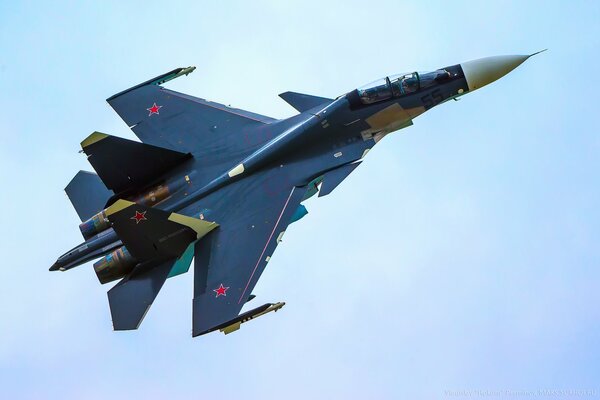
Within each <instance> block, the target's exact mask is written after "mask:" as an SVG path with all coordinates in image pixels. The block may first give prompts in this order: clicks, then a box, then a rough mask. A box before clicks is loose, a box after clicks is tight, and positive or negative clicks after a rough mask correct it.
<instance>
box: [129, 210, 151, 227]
mask: <svg viewBox="0 0 600 400" xmlns="http://www.w3.org/2000/svg"><path fill="white" fill-rule="evenodd" d="M129 219H134V220H135V224H136V225H137V224H139V223H140V221H147V220H148V218H146V211H143V212H139V211H136V212H135V215H134V216H133V217H131V218H129Z"/></svg>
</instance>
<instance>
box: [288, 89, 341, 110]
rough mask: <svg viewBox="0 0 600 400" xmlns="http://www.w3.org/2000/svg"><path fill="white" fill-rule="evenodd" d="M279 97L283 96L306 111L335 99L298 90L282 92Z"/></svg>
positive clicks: (291, 104)
mask: <svg viewBox="0 0 600 400" xmlns="http://www.w3.org/2000/svg"><path fill="white" fill-rule="evenodd" d="M279 97H281V98H282V99H283V100H285V101H286V102H287V103H288V104H289V105H290V106H292V107H294V108H295V109H296V110H298V111H299V112H304V111H307V110H310V109H311V108H315V107H317V106H322V105H324V104H328V103H331V102H332V101H333V99H328V98H327V97H319V96H312V95H310V94H303V93H296V92H285V93H281V94H280V95H279Z"/></svg>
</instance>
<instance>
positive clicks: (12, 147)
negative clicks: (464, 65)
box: [0, 0, 600, 399]
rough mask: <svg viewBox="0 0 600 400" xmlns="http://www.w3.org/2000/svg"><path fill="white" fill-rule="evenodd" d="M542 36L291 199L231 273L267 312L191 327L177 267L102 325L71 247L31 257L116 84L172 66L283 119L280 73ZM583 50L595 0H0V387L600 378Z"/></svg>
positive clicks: (494, 386)
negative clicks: (243, 269)
mask: <svg viewBox="0 0 600 400" xmlns="http://www.w3.org/2000/svg"><path fill="white" fill-rule="evenodd" d="M543 48H549V49H550V50H549V51H548V52H546V53H543V54H542V55H539V56H536V57H535V58H533V59H531V60H529V61H528V62H526V63H525V64H524V65H522V66H521V67H520V68H519V69H517V70H515V71H514V72H513V73H511V74H510V75H509V76H507V77H505V78H504V79H502V80H501V81H499V82H497V83H495V84H493V85H490V86H489V87H486V88H484V89H482V90H480V91H478V92H476V93H473V94H469V95H467V96H464V97H463V98H462V99H461V100H460V101H458V102H451V103H448V104H444V105H442V106H440V107H439V108H436V109H434V110H432V111H431V112H429V113H427V114H426V115H424V116H422V117H420V118H418V119H416V120H415V124H414V126H413V127H410V128H408V129H406V130H403V131H402V132H396V133H394V134H392V135H390V136H389V137H387V138H385V139H384V140H383V141H382V142H381V143H380V144H379V145H378V146H376V147H375V148H374V149H373V151H372V152H371V153H370V154H369V156H368V157H367V158H366V161H365V162H364V163H363V165H362V166H361V167H360V168H358V169H357V171H356V172H355V173H354V174H353V175H352V176H351V177H350V178H349V179H348V180H347V181H345V182H344V183H343V184H342V185H341V186H340V188H339V189H338V190H336V191H335V192H334V193H333V194H332V195H330V196H328V197H325V198H322V199H316V200H311V201H309V202H308V204H307V207H308V209H309V212H310V213H309V215H308V216H307V217H305V219H303V220H302V221H301V222H300V223H297V224H294V225H292V227H291V228H290V229H289V230H288V232H287V234H286V237H285V241H284V243H282V245H281V246H280V247H279V248H278V249H277V252H276V253H275V256H274V257H273V261H272V262H271V263H269V267H268V268H267V270H266V271H265V273H264V274H263V277H262V279H261V281H260V282H259V284H258V286H257V287H256V289H255V291H254V293H255V294H256V295H257V296H258V299H257V300H255V301H256V302H257V303H259V302H268V301H282V300H283V301H286V302H287V305H286V307H285V308H284V309H283V310H282V311H281V312H278V313H276V314H270V315H267V316H265V317H263V318H260V319H258V320H256V321H253V322H251V323H249V324H245V325H243V327H242V329H241V330H240V331H239V332H236V333H234V334H232V335H228V336H224V335H222V334H218V333H214V334H210V335H207V336H204V337H201V338H197V339H192V338H191V336H190V331H191V298H192V276H191V274H187V275H185V276H181V277H178V278H174V279H172V280H170V281H168V282H167V284H166V285H165V287H164V288H163V291H162V293H161V294H160V296H159V297H158V299H157V301H156V302H155V304H154V306H153V308H152V309H151V310H150V312H149V314H148V315H147V317H146V319H145V321H144V323H143V324H142V326H141V329H140V330H139V331H137V332H125V333H123V332H113V331H112V327H111V320H110V313H109V310H108V305H107V300H106V294H105V293H106V291H107V290H108V287H106V286H101V285H100V284H99V283H98V281H97V278H96V276H95V274H94V273H93V271H92V269H91V265H90V264H88V265H84V266H81V267H79V268H77V269H75V270H72V271H69V272H67V273H56V272H55V273H50V272H48V267H49V266H50V265H51V264H52V263H53V262H54V260H55V259H56V257H57V256H58V255H59V254H61V253H63V252H64V251H65V250H67V249H69V248H71V247H72V246H74V245H76V244H78V243H79V242H80V241H81V237H80V234H79V231H78V229H77V224H78V222H79V221H78V219H77V216H76V214H75V212H74V210H73V209H72V207H71V205H70V203H69V202H68V199H67V197H66V196H65V195H64V192H63V191H62V189H63V188H64V186H65V185H66V184H67V183H68V182H69V180H70V179H71V177H72V176H73V175H74V174H75V173H76V172H77V171H78V170H79V169H86V170H90V169H91V168H90V166H89V165H88V164H87V161H86V160H85V157H84V156H83V155H81V154H78V153H77V152H78V150H79V142H80V141H81V140H82V139H83V138H85V137H86V136H87V135H88V134H89V133H91V132H92V131H95V130H98V131H101V132H107V133H110V134H114V135H119V136H124V137H128V138H133V135H132V134H131V133H130V132H129V130H128V128H127V127H126V126H125V124H124V123H123V122H122V121H121V120H120V119H119V117H118V116H117V115H116V114H115V113H114V112H113V111H112V109H110V107H109V106H108V105H107V104H106V103H105V101H104V99H106V98H107V97H109V96H110V95H112V94H114V93H116V92H118V91H120V90H123V89H125V88H127V87H130V86H132V85H133V84H136V83H139V82H141V81H143V80H146V79H149V78H151V77H153V76H156V75H158V74H160V73H163V72H166V71H169V70H171V69H173V68H175V67H179V66H188V65H195V66H197V68H198V69H197V70H196V72H195V73H194V74H192V75H190V76H189V77H187V78H181V79H178V80H177V81H174V82H172V83H170V84H168V87H169V88H172V89H175V90H179V91H183V92H186V93H190V94H192V95H196V96H200V97H205V98H208V99H211V100H215V101H220V102H224V103H226V104H231V105H232V106H235V107H240V108H245V109H248V110H251V111H255V112H259V113H262V114H266V115H270V116H274V117H278V118H283V117H287V116H290V115H293V113H294V110H292V109H291V108H290V107H289V106H288V105H287V104H286V103H284V102H283V101H282V100H281V99H279V98H278V97H277V94H278V93H281V92H284V91H286V90H294V91H300V92H305V93H311V94H315V95H320V96H328V97H334V96H337V95H339V94H342V93H344V92H347V91H349V90H352V89H354V88H355V87H357V86H361V85H363V84H364V83H367V82H369V81H372V80H374V79H376V78H379V77H381V76H385V75H387V74H393V73H399V72H404V71H413V70H428V69H434V68H437V67H442V66H446V65H452V64H456V63H459V62H462V61H466V60H469V59H473V58H479V57H483V56H488V55H498V54H515V53H516V54H523V53H530V52H534V51H537V50H540V49H543ZM599 50H600V3H598V2H595V1H587V2H586V1H573V2H563V3H560V2H557V1H536V2H533V1H531V2H524V1H513V2H509V1H506V2H487V1H485V2H483V1H473V2H465V1H439V2H434V1H432V2H415V1H411V2H401V1H388V2H380V1H368V2H359V1H344V2H322V1H314V2H309V1H302V2H284V1H270V2H269V1H255V2H212V3H210V4H208V3H206V4H202V3H200V2H151V1H144V2H136V3H133V2H113V1H102V2H97V1H96V2H91V1H90V2H72V3H67V2H47V3H46V4H44V3H42V2H9V1H7V0H0V85H1V87H2V92H1V94H0V110H1V115H2V121H1V123H0V182H2V187H3V190H2V196H1V197H0V205H1V206H2V210H3V213H1V214H0V226H1V227H2V229H1V230H0V249H1V252H2V255H3V262H2V265H1V266H0V268H1V271H2V282H3V285H2V289H1V290H0V321H1V323H0V328H1V333H0V398H7V399H8V398H10V399H42V398H44V399H45V398H48V399H82V398H85V399H107V398H116V399H121V398H123V399H131V398H132V397H135V398H140V399H141V398H145V399H155V398H156V399H159V398H170V399H179V398H181V399H200V398H202V399H204V398H207V399H208V398H220V399H232V398H246V399H278V398H285V399H367V398H382V399H433V398H438V399H439V398H451V397H449V396H448V393H447V392H446V391H447V390H475V389H483V390H492V391H493V390H509V391H510V390H512V391H518V390H533V391H537V390H545V389H568V390H595V392H594V395H593V396H587V397H583V398H598V397H600V381H599V380H598V377H599V376H600V308H599V307H598V305H599V304H600V270H599V266H600V265H599V264H600V246H599V241H600V211H599V208H598V207H599V205H600V189H599V187H598V182H599V177H600V176H599V171H600V158H599V153H600V132H599V123H598V111H597V109H598V98H599V93H600V87H599V86H600V85H598V80H599V79H600V75H599V72H600V62H599V54H600V51H599ZM507 396H508V395H498V396H495V398H505V397H507ZM544 397H545V396H537V398H544ZM513 398H514V396H513ZM554 398H555V397H554ZM563 398H568V397H563ZM580 398H581V397H580Z"/></svg>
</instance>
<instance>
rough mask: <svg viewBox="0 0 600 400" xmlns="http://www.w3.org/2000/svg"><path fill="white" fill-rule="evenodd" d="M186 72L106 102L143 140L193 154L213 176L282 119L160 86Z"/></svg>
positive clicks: (257, 143) (173, 73)
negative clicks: (271, 125) (218, 167)
mask: <svg viewBox="0 0 600 400" xmlns="http://www.w3.org/2000/svg"><path fill="white" fill-rule="evenodd" d="M182 72H184V70H183V69H181V68H179V69H176V70H174V71H171V72H169V73H167V74H163V75H161V76H158V77H156V78H154V79H151V80H149V81H147V82H144V83H141V84H139V85H137V86H134V87H132V88H130V89H127V90H124V91H123V92H120V93H117V94H115V95H114V96H112V97H110V98H108V99H107V101H108V103H109V104H110V106H111V107H112V108H113V109H114V110H115V111H116V112H117V114H119V116H120V117H121V118H122V119H123V121H125V123H127V125H128V126H129V127H130V128H131V130H133V132H134V133H135V134H136V136H137V137H138V138H139V139H140V140H141V141H142V142H143V143H146V144H149V145H154V146H158V147H163V148H166V149H169V150H173V151H177V152H183V153H188V152H189V153H193V154H194V156H196V158H197V159H198V160H199V162H200V163H201V164H202V165H201V166H202V167H203V170H204V173H206V174H208V175H210V173H209V169H211V168H213V167H215V166H217V165H221V164H229V163H232V162H235V161H237V160H239V159H241V158H243V157H244V156H246V155H248V154H250V153H251V152H252V151H253V150H255V149H256V148H257V147H259V146H260V145H261V144H262V143H264V142H265V141H267V140H269V139H270V136H269V134H268V132H267V133H265V132H263V130H262V129H261V128H263V127H264V126H265V125H268V124H270V123H272V122H275V121H277V120H275V119H273V118H270V117H267V116H264V115H260V114H256V113H252V112H249V111H245V110H241V109H236V108H231V107H228V106H226V105H223V104H219V103H215V102H212V101H207V100H204V99H200V98H197V97H193V96H189V95H187V94H184V93H179V92H176V91H173V90H168V89H165V88H163V87H162V86H160V84H161V83H163V82H166V81H168V80H170V79H173V77H176V76H179V75H180V74H181V73H182ZM218 172H220V171H218Z"/></svg>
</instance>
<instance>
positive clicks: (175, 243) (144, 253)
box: [106, 200, 218, 261]
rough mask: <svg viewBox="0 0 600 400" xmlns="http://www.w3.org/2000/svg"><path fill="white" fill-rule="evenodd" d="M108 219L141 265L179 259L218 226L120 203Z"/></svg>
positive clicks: (108, 209)
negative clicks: (152, 261)
mask: <svg viewBox="0 0 600 400" xmlns="http://www.w3.org/2000/svg"><path fill="white" fill-rule="evenodd" d="M106 216H107V218H108V220H109V221H110V222H111V223H112V227H113V229H114V230H115V232H116V233H117V235H118V237H119V239H121V241H122V242H123V244H124V245H125V246H126V247H127V249H128V250H129V252H130V253H131V255H132V256H133V257H134V258H135V259H136V260H140V261H148V260H155V259H159V260H165V259H168V258H178V257H180V256H181V255H182V254H183V253H184V251H185V250H186V249H187V248H188V246H189V245H190V244H191V243H193V242H194V241H196V240H198V239H200V238H201V237H203V236H204V235H206V234H207V233H208V232H210V231H211V230H213V229H215V228H216V227H217V226H218V224H216V223H214V222H208V221H203V220H201V219H197V218H192V217H188V216H185V215H181V214H176V213H169V212H166V211H163V210H159V209H157V208H152V207H145V206H142V205H139V204H136V203H133V202H130V201H126V200H118V201H116V202H115V203H114V204H113V205H111V206H110V207H109V208H107V209H106Z"/></svg>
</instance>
